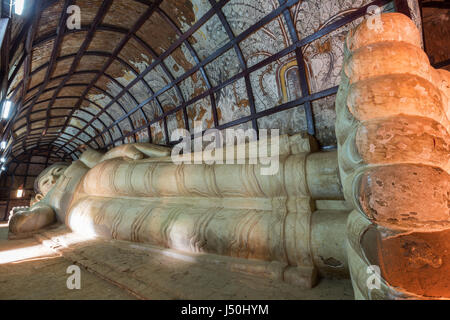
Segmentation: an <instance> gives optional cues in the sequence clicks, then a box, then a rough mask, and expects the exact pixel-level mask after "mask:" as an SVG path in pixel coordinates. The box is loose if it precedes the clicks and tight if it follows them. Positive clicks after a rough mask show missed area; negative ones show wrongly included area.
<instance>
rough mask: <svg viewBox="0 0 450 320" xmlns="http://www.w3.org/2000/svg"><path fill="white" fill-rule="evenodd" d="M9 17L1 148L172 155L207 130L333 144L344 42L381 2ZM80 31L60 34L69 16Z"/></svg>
mask: <svg viewBox="0 0 450 320" xmlns="http://www.w3.org/2000/svg"><path fill="white" fill-rule="evenodd" d="M26 3H27V5H28V6H29V5H32V6H33V7H32V8H28V13H30V12H32V14H28V15H27V14H25V15H24V17H14V19H15V20H14V19H13V22H14V23H13V26H14V28H13V29H14V30H13V32H12V36H11V38H12V40H11V50H10V58H11V59H10V64H9V80H8V83H9V86H8V97H9V99H11V100H12V101H13V103H14V105H15V113H14V114H13V117H12V118H11V120H10V121H9V122H8V123H7V126H6V130H5V132H4V137H5V138H9V137H11V139H10V140H9V141H10V144H9V146H8V148H10V149H9V150H10V153H11V155H12V157H13V158H17V156H19V155H20V154H22V153H24V152H27V150H35V149H36V148H38V149H39V148H40V147H43V148H44V147H45V148H46V150H47V149H48V150H51V152H53V153H54V154H56V155H58V156H61V158H64V159H75V158H76V157H77V156H78V155H79V154H80V151H81V150H80V148H81V147H83V146H86V145H89V146H91V147H93V148H95V149H108V148H111V147H113V146H115V145H119V144H122V143H129V142H135V141H145V142H153V143H158V144H170V143H171V142H172V141H171V140H170V135H171V132H172V131H173V130H174V129H176V128H177V127H178V128H186V129H188V130H190V131H191V132H192V129H193V124H194V121H200V122H201V124H202V128H203V130H205V129H207V128H213V127H216V128H219V129H225V128H228V127H241V128H251V127H253V128H279V129H281V132H282V133H294V132H299V131H308V132H309V133H310V134H315V135H316V137H317V138H318V140H319V142H320V144H321V145H322V146H323V147H332V146H333V145H334V144H335V136H334V119H335V118H334V117H335V114H334V94H335V93H336V90H337V85H338V83H339V72H340V69H341V66H342V51H343V39H344V37H345V34H346V33H347V31H348V30H349V29H350V28H351V27H352V26H354V25H355V23H358V22H359V21H360V20H361V19H362V18H361V17H362V16H363V15H364V14H365V12H366V9H367V6H368V5H370V4H372V3H374V4H378V5H386V6H385V9H386V10H394V5H393V4H392V2H391V1H387V0H378V1H374V2H372V1H369V0H358V1H352V0H333V1H327V2H326V3H324V2H323V1H299V0H258V1H242V0H164V1H161V0H60V1H54V0H34V1H26ZM70 5H77V6H79V7H80V9H81V28H80V29H79V30H69V29H68V28H66V27H65V23H66V20H67V17H68V14H67V10H66V9H67V7H69V6H70Z"/></svg>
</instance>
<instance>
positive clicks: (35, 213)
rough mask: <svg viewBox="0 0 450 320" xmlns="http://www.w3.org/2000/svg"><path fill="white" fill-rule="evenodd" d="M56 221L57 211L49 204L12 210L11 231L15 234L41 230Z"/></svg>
mask: <svg viewBox="0 0 450 320" xmlns="http://www.w3.org/2000/svg"><path fill="white" fill-rule="evenodd" d="M54 221H55V212H54V211H53V209H52V208H51V207H49V206H47V205H44V204H39V205H34V206H32V207H30V208H18V209H17V210H15V211H14V210H12V214H11V216H10V219H9V231H11V232H12V233H14V234H19V233H25V232H31V231H36V230H39V229H41V228H43V227H45V226H47V225H49V224H51V223H53V222H54Z"/></svg>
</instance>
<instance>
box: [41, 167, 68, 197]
mask: <svg viewBox="0 0 450 320" xmlns="http://www.w3.org/2000/svg"><path fill="white" fill-rule="evenodd" d="M67 167H68V166H67V165H65V164H54V165H52V166H50V167H49V168H47V169H46V172H45V173H44V174H43V175H42V176H41V177H39V178H38V179H39V181H38V183H37V185H38V188H39V191H40V194H41V195H42V196H45V195H46V194H47V193H48V192H49V191H50V189H51V188H53V186H54V185H55V184H56V181H57V180H58V178H59V177H60V176H61V175H62V174H63V173H64V171H65V170H66V168H67Z"/></svg>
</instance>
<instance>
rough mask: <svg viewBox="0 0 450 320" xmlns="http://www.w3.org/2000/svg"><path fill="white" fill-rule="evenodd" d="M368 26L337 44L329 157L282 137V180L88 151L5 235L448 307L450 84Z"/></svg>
mask: <svg viewBox="0 0 450 320" xmlns="http://www.w3.org/2000/svg"><path fill="white" fill-rule="evenodd" d="M377 23H380V24H381V27H380V26H378V27H377V28H373V26H371V25H370V24H368V23H366V22H364V21H363V22H362V23H361V24H360V25H359V26H358V27H357V28H356V29H355V30H354V31H352V32H350V34H349V35H348V37H347V40H346V43H345V59H344V66H343V70H342V76H341V84H340V86H339V91H338V94H337V98H336V111H337V120H336V136H337V141H338V150H337V152H336V151H328V152H325V151H322V152H317V146H316V143H315V142H314V139H313V138H312V137H309V136H307V135H302V134H297V135H293V136H287V135H284V136H281V137H280V138H279V139H280V141H279V146H280V150H279V154H278V158H279V170H278V171H277V172H276V173H275V174H273V175H263V174H261V170H260V169H261V166H262V164H259V163H253V162H251V161H247V162H245V163H241V162H237V163H233V164H226V163H224V164H219V163H213V164H206V163H194V164H186V163H181V164H179V163H174V162H173V161H172V158H171V157H170V154H171V150H170V149H169V148H167V147H162V146H157V145H152V144H148V143H136V144H128V145H122V146H119V147H116V148H113V149H111V150H109V151H108V152H106V153H105V154H102V153H100V152H98V151H95V150H92V149H87V150H86V151H85V152H84V153H83V154H82V155H81V156H80V158H79V159H78V160H76V161H74V162H73V163H72V164H71V165H68V166H65V165H62V164H55V165H53V166H51V167H50V168H47V169H46V170H45V171H44V172H43V173H42V174H41V175H40V176H39V177H38V178H37V180H36V192H38V193H39V194H38V199H37V200H40V201H38V202H37V203H35V204H34V205H33V206H31V207H30V208H27V209H19V210H16V211H15V212H14V214H13V215H12V217H11V219H10V231H11V232H12V233H15V234H20V233H24V232H25V233H26V232H31V231H35V230H39V229H40V228H42V227H45V226H47V225H49V224H52V223H54V222H55V221H58V222H60V223H64V224H65V225H67V227H69V228H70V229H71V230H72V231H73V232H76V233H79V234H82V235H86V236H96V237H102V238H107V239H118V240H125V241H134V242H143V243H147V244H149V245H153V246H157V247H162V248H169V249H173V250H179V251H184V252H191V253H204V254H209V255H220V256H222V257H226V259H238V260H239V259H244V260H251V261H254V262H255V263H254V264H252V267H251V268H253V269H252V270H250V271H251V272H253V273H255V274H262V275H266V276H270V277H273V278H277V279H280V280H284V281H287V282H290V283H293V284H297V285H300V286H303V287H312V286H314V284H315V283H316V281H317V278H318V276H319V275H320V276H325V277H327V276H332V277H336V276H339V277H346V276H348V275H350V276H351V280H352V284H353V288H354V291H355V297H356V298H361V299H370V298H381V299H386V298H430V297H432V298H443V297H450V292H447V291H446V290H445V288H448V287H450V283H448V282H449V280H446V279H450V277H448V276H447V275H448V273H449V272H450V267H448V265H450V255H448V254H447V253H445V252H446V251H445V250H444V249H445V248H449V250H448V252H450V246H449V245H447V242H448V241H446V239H447V238H448V237H446V236H445V235H448V236H450V233H449V232H448V230H450V212H449V210H450V198H449V197H450V175H449V171H450V162H449V161H450V136H449V132H450V122H449V119H450V107H449V101H450V73H449V72H447V71H445V70H436V69H434V68H433V67H431V66H430V63H429V61H428V58H427V56H426V54H425V53H424V52H423V51H422V49H421V47H420V46H421V39H420V33H419V31H418V30H417V28H416V26H415V25H414V23H413V22H412V21H411V20H410V19H408V18H407V17H406V16H404V15H402V14H399V13H386V14H382V15H381V16H380V19H378V20H377ZM266 142H267V143H269V144H270V143H272V142H271V141H269V140H268V141H266ZM255 144H256V143H253V142H249V143H247V144H246V145H245V148H246V150H247V151H249V150H250V149H251V148H253V147H255ZM227 148H231V147H227ZM232 148H236V146H234V147H232ZM222 154H224V152H223V153H222ZM189 156H192V157H195V155H189ZM245 158H246V159H247V160H248V159H249V158H250V152H246V156H245ZM203 160H205V159H203ZM249 268H250V267H249ZM247 271H249V270H247ZM374 276H376V277H378V279H377V278H373V277H374ZM438 278H439V279H438ZM374 279H375V280H378V281H374V282H372V280H374ZM417 279H419V281H423V282H424V283H426V282H427V281H428V282H429V283H430V285H429V286H428V288H425V289H423V286H420V285H417ZM439 281H440V282H439ZM377 283H378V285H377ZM439 283H440V284H439ZM447 284H448V286H447ZM447 290H448V289H447Z"/></svg>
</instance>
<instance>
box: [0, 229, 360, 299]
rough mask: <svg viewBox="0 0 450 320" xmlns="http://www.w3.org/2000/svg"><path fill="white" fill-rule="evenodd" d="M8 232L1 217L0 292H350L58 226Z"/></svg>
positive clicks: (15, 295)
mask: <svg viewBox="0 0 450 320" xmlns="http://www.w3.org/2000/svg"><path fill="white" fill-rule="evenodd" d="M2 239H3V240H2ZM6 239H7V226H6V225H0V299H339V300H341V299H352V298H353V291H352V288H351V283H350V281H349V280H338V279H334V280H332V279H322V280H321V281H320V283H319V284H318V285H317V286H316V287H314V288H313V289H301V288H299V287H297V286H293V285H290V284H287V283H284V282H280V281H277V280H270V279H267V278H262V277H256V276H250V275H246V274H244V273H241V272H234V271H230V270H229V269H227V268H225V267H224V266H223V265H221V264H220V263H216V264H214V263H204V262H202V260H201V259H200V258H199V259H196V258H195V256H194V257H192V256H191V257H187V258H186V257H185V256H182V255H180V256H177V254H176V253H174V252H172V251H171V250H167V252H166V251H164V250H155V249H154V247H151V246H147V245H143V244H136V243H131V242H125V241H115V240H110V241H108V240H98V239H84V238H80V237H79V236H77V235H75V234H73V233H70V232H68V231H67V230H66V229H64V228H62V227H58V228H53V229H50V230H46V231H44V232H40V233H38V234H35V235H33V236H32V237H31V238H27V239H19V240H6ZM197 260H198V261H197ZM73 264H76V265H78V266H80V267H81V289H80V290H76V289H74V290H69V289H68V288H67V286H66V281H67V278H68V277H69V276H70V274H67V273H66V270H67V267H68V266H70V265H73Z"/></svg>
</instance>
